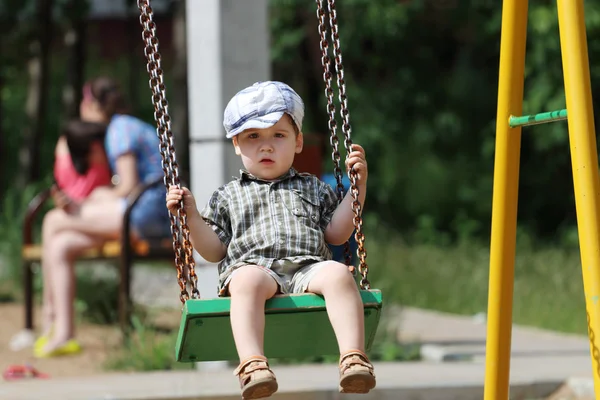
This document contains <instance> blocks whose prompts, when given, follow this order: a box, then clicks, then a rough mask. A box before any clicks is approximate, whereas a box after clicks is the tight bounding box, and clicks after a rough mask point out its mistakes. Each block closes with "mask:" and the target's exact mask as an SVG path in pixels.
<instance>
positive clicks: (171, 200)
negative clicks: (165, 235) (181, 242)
mask: <svg viewBox="0 0 600 400" xmlns="http://www.w3.org/2000/svg"><path fill="white" fill-rule="evenodd" d="M180 202H183V208H184V210H185V211H186V214H187V225H188V227H189V228H190V241H191V242H192V246H194V249H196V251H197V252H198V253H200V255H201V256H202V257H203V258H204V259H205V260H206V261H209V262H218V261H221V260H222V259H223V258H224V257H225V254H226V253H227V245H226V244H225V243H229V239H230V237H229V236H228V234H227V232H226V230H225V229H223V228H222V227H226V226H228V225H229V223H228V221H229V220H228V218H227V215H226V214H225V213H220V212H219V205H220V202H219V201H218V193H215V194H213V196H212V198H211V201H210V202H209V204H208V205H207V208H208V210H205V211H206V212H208V213H209V214H210V215H212V218H210V219H211V220H212V221H213V224H214V226H209V225H208V224H207V222H206V220H205V219H204V217H203V216H202V215H201V214H200V211H198V208H197V207H196V200H195V199H194V196H193V195H192V192H191V191H190V190H189V189H188V188H186V187H182V188H178V187H175V186H172V187H170V188H169V191H168V192H167V208H168V209H169V212H171V214H175V215H176V214H177V212H178V210H179V204H180ZM211 211H212V212H211ZM203 212H204V211H203ZM214 221H217V222H214ZM219 223H220V224H221V225H220V226H219V225H218V224H219ZM213 228H214V229H213ZM217 228H221V229H219V230H218V232H217V231H216V229H217Z"/></svg>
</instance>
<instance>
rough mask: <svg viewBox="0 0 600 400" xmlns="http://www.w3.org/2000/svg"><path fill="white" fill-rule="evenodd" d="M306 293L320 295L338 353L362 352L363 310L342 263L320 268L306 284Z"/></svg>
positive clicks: (353, 284)
mask: <svg viewBox="0 0 600 400" xmlns="http://www.w3.org/2000/svg"><path fill="white" fill-rule="evenodd" d="M307 291H308V292H310V293H316V294H321V295H323V297H324V298H325V304H326V305H327V315H328V316H329V320H330V321H331V325H332V327H333V330H334V332H335V335H336V337H337V340H338V345H339V348H340V354H344V353H346V352H348V351H350V350H359V351H361V352H363V353H364V351H365V333H364V331H365V330H364V310H363V304H362V300H361V298H360V293H359V292H358V290H357V287H356V282H355V281H354V277H353V276H352V274H351V273H350V271H348V267H347V266H346V265H344V264H341V263H338V262H335V261H332V262H331V263H330V264H328V265H325V266H323V268H321V269H320V270H319V271H318V272H317V273H316V274H315V276H314V277H313V278H312V279H311V281H310V283H309V284H308V289H307Z"/></svg>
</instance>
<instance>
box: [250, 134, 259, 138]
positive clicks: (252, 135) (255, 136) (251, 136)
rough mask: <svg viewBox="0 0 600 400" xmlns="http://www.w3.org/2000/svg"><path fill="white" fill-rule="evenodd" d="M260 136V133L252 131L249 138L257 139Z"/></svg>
mask: <svg viewBox="0 0 600 400" xmlns="http://www.w3.org/2000/svg"><path fill="white" fill-rule="evenodd" d="M257 137H258V133H251V134H249V135H248V139H256V138H257Z"/></svg>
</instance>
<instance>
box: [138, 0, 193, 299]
mask: <svg viewBox="0 0 600 400" xmlns="http://www.w3.org/2000/svg"><path fill="white" fill-rule="evenodd" d="M137 5H138V8H139V10H140V24H141V25H142V28H143V29H142V39H143V40H144V45H145V46H144V54H145V56H146V59H147V61H148V65H147V71H148V75H149V76H150V80H149V85H150V89H151V90H152V103H153V105H154V120H155V121H156V124H157V129H156V133H157V136H158V139H159V140H160V155H161V158H162V169H163V172H164V175H165V176H164V184H165V187H166V188H168V187H169V186H177V187H179V186H180V180H179V165H178V164H177V159H176V157H175V141H174V138H173V133H172V132H171V118H170V116H169V104H168V102H167V97H166V86H165V83H164V79H163V69H162V67H161V55H160V52H159V42H158V38H157V37H156V23H155V22H154V20H153V16H154V13H153V11H152V7H151V6H150V0H137ZM170 219H171V233H172V235H173V251H174V253H175V267H176V269H177V281H178V283H179V287H180V289H181V292H180V295H179V299H180V300H181V302H182V303H185V301H186V300H189V298H190V296H189V294H188V291H187V283H188V278H187V276H186V275H189V282H190V286H191V289H192V298H199V297H200V293H199V291H198V276H197V275H196V270H195V262H194V254H193V248H192V245H191V242H190V230H189V227H188V225H187V216H186V212H185V210H184V208H183V204H181V205H180V208H179V212H178V215H177V216H176V215H173V214H171V216H170ZM186 266H187V271H186Z"/></svg>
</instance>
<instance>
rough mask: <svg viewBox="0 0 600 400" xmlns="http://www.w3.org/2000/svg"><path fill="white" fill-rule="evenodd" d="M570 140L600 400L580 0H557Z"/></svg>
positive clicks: (594, 184) (596, 252)
mask: <svg viewBox="0 0 600 400" xmlns="http://www.w3.org/2000/svg"><path fill="white" fill-rule="evenodd" d="M557 5H558V24H559V28H560V46H561V51H562V62H563V74H564V80H565V95H566V101H567V110H568V113H569V122H568V127H569V141H570V145H571V163H572V168H573V182H574V189H575V206H576V209H577V225H578V231H579V248H580V252H581V267H582V270H583V283H584V291H585V303H586V311H587V315H588V332H589V336H590V350H591V355H592V366H593V375H594V388H595V393H596V398H597V399H600V376H599V372H598V371H599V368H600V365H599V362H598V361H599V360H598V357H599V353H598V345H599V339H598V335H600V304H599V301H598V300H599V297H598V296H600V214H599V210H600V184H599V181H598V179H599V178H598V154H597V152H596V151H597V150H596V129H595V127H594V114H593V111H592V90H591V88H590V68H589V60H588V48H587V38H586V32H585V21H584V6H583V0H558V1H557Z"/></svg>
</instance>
